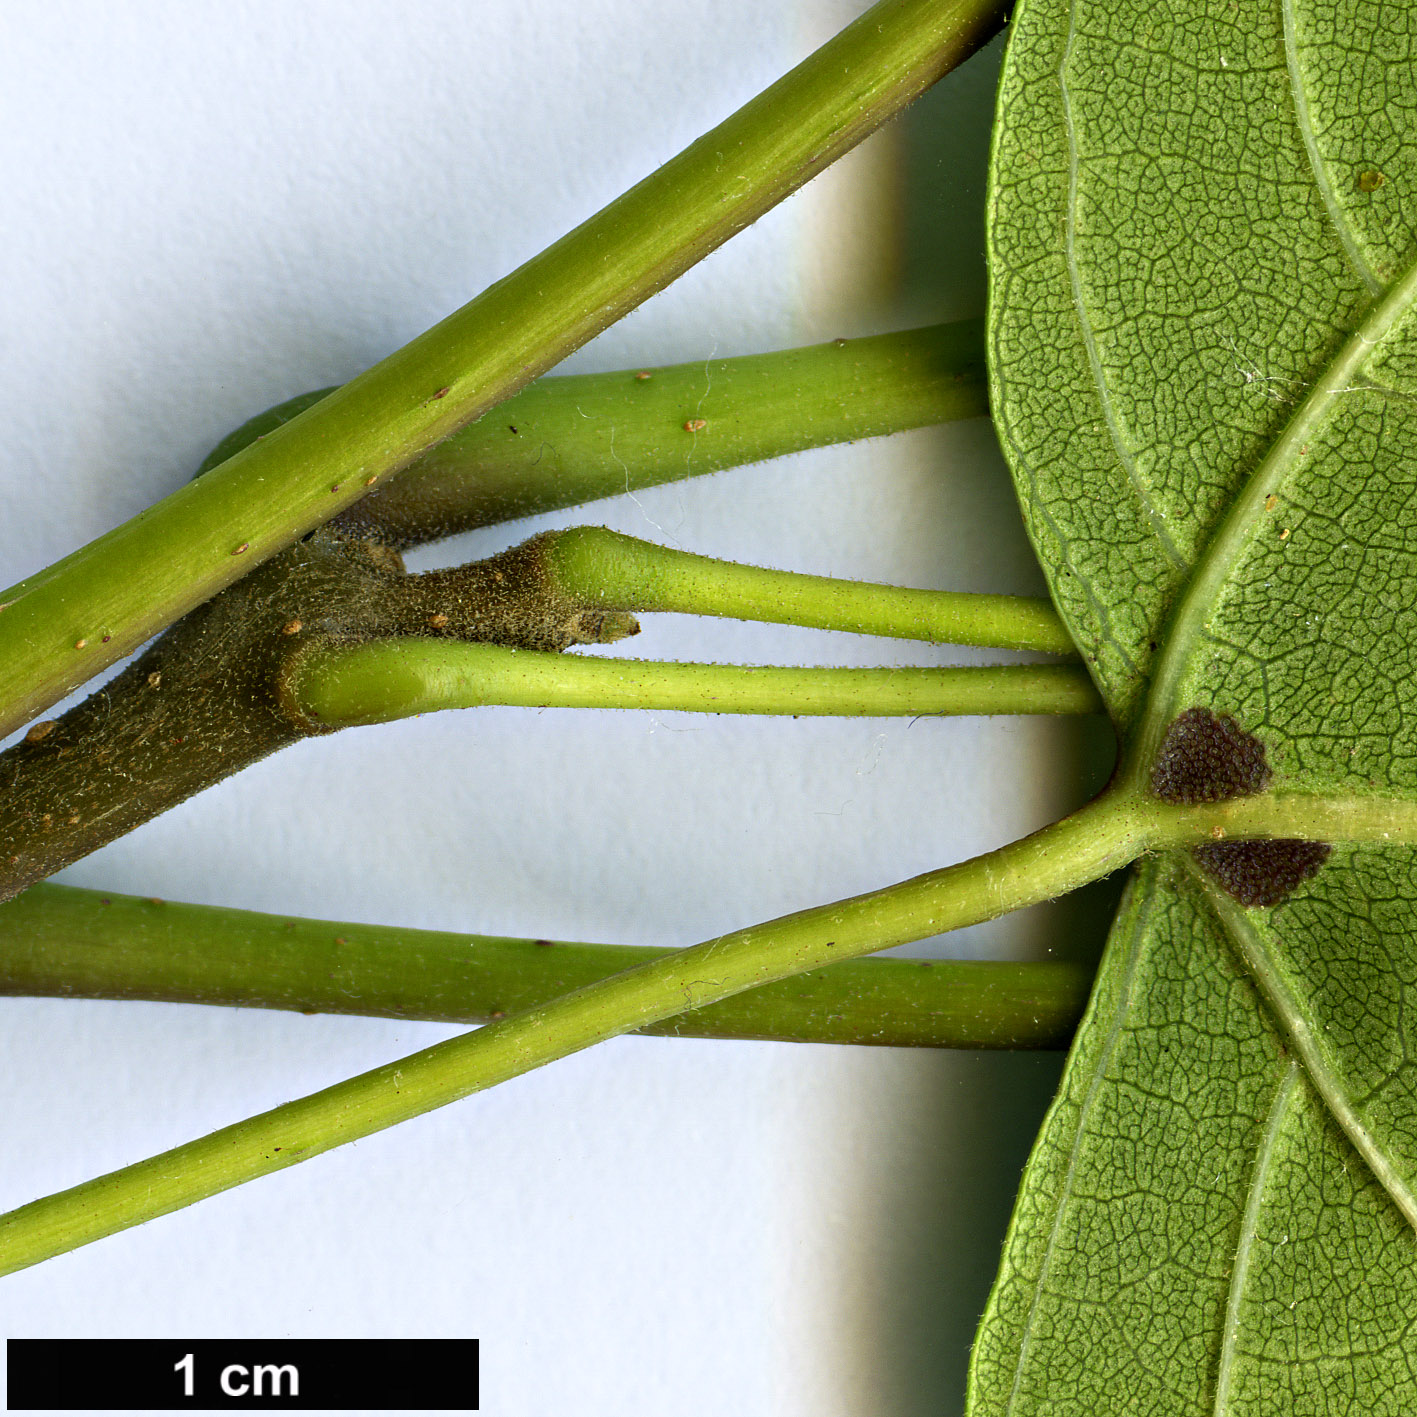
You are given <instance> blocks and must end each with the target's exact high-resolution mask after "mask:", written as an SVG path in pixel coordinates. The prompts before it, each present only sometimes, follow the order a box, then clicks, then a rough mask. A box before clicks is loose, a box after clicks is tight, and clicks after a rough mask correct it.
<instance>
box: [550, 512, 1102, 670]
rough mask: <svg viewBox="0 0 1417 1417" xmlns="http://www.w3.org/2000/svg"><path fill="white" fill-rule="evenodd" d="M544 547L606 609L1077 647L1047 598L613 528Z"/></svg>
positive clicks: (554, 566)
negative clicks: (910, 580) (811, 564)
mask: <svg viewBox="0 0 1417 1417" xmlns="http://www.w3.org/2000/svg"><path fill="white" fill-rule="evenodd" d="M542 544H543V545H544V547H545V565H546V568H547V571H548V573H549V574H550V577H551V580H552V584H553V585H554V587H555V588H556V589H557V590H559V591H560V592H561V593H562V594H563V595H565V596H566V597H567V598H569V599H572V600H577V601H585V602H588V603H589V604H592V605H600V606H602V607H603V608H604V609H606V610H632V611H655V610H667V611H677V612H679V613H681V614H686V615H721V616H728V617H731V618H733V619H738V620H766V621H770V622H772V623H773V624H777V625H808V626H811V627H813V628H815V629H819V630H848V631H852V632H854V633H856V634H862V635H887V636H890V637H892V638H895V639H905V640H929V641H931V642H933V643H936V644H952V645H981V646H985V647H987V648H991V649H1011V650H1042V651H1045V652H1047V653H1052V654H1075V653H1076V652H1077V651H1076V648H1075V646H1074V644H1073V641H1072V638H1071V636H1069V634H1068V632H1067V630H1066V629H1064V628H1063V622H1062V621H1061V620H1060V619H1059V618H1058V615H1057V612H1056V611H1055V610H1054V609H1053V607H1052V606H1051V605H1050V604H1049V603H1048V602H1047V601H1046V600H1030V599H1025V598H1024V597H1023V596H1013V595H974V594H966V593H962V592H957V591H943V590H913V589H907V588H905V587H901V586H889V585H874V584H870V583H866V582H862V581H848V580H837V579H834V578H831V577H827V576H809V575H802V574H800V573H798V572H795V571H773V570H768V569H766V568H765V567H762V566H745V565H741V564H739V563H737V562H734V561H718V560H715V559H714V558H712V557H710V556H695V555H693V554H692V553H691V552H688V551H676V550H674V549H673V548H671V547H668V546H656V545H655V544H654V543H653V542H650V541H641V540H639V539H638V538H636V537H633V536H624V535H621V534H620V533H619V532H614V531H609V530H607V529H606V528H605V527H574V528H572V529H571V530H569V531H559V532H551V533H549V534H548V535H547V536H546V537H544V538H543V543H542Z"/></svg>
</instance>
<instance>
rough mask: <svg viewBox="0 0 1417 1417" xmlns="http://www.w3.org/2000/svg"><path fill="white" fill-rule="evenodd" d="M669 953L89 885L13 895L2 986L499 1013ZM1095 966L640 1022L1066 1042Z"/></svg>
mask: <svg viewBox="0 0 1417 1417" xmlns="http://www.w3.org/2000/svg"><path fill="white" fill-rule="evenodd" d="M672 953H673V951H672V950H668V949H656V948H653V947H650V946H647V945H587V944H573V943H568V942H565V941H560V940H557V941H552V940H520V939H505V938H501V937H489V936H486V935H466V934H452V933H449V932H446V931H441V930H414V929H409V928H407V927H403V926H391V925H360V924H354V923H352V922H346V921H338V920H305V919H299V918H296V917H292V916H288V915H265V914H261V913H259V912H257V911H253V910H227V909H221V908H219V907H216V906H210V905H189V904H186V903H184V902H181V901H164V900H156V899H152V898H145V897H141V896H125V895H119V894H117V893H116V892H113V891H95V890H81V889H79V888H78V887H75V886H59V885H38V886H32V887H31V888H30V889H29V890H27V891H26V892H25V893H24V894H23V895H21V896H18V897H16V898H15V899H14V900H10V901H6V902H5V904H3V905H0V995H31V996H33V995H40V996H49V997H59V998H67V999H73V998H83V999H156V1000H164V1001H169V1002H173V1003H189V1004H225V1005H235V1006H239V1007H247V1008H267V1009H295V1010H298V1011H300V1012H301V1013H341V1014H372V1015H378V1016H383V1017H388V1018H413V1019H430V1020H435V1021H439V1022H446V1023H487V1022H489V1021H491V1020H495V1019H499V1018H502V1017H503V1016H504V1015H506V1014H510V1013H515V1012H516V1011H518V1010H519V1009H527V1008H535V1007H539V1006H540V1005H542V1004H547V1003H549V1002H550V1001H551V1000H552V999H555V998H558V997H559V996H560V995H562V994H568V993H570V992H571V990H573V989H579V988H581V987H582V986H583V985H586V984H592V983H594V982H596V981H597V980H600V979H606V978H608V977H609V976H610V975H612V974H619V973H620V972H621V971H622V970H626V969H633V968H635V967H636V966H637V965H641V964H644V963H646V962H647V961H648V960H653V959H658V958H661V957H662V956H664V955H668V954H672ZM1091 978H1092V970H1091V969H1089V968H1087V967H1086V966H1084V965H1079V964H1064V963H1057V962H1053V961H1044V962H1039V963H1026V964H1005V963H999V962H996V961H992V960H917V959H869V960H855V961H848V962H846V963H843V964H833V965H829V966H827V967H826V968H825V969H820V970H812V971H810V972H808V973H807V974H799V975H797V976H796V977H795V978H792V979H787V980H781V981H779V982H778V983H776V984H768V985H765V986H764V987H763V988H761V989H752V990H749V991H747V992H746V993H743V994H738V995H735V996H734V997H733V998H731V999H724V1000H722V1001H720V1002H719V1003H717V1004H713V1005H711V1006H710V1007H708V1008H706V1009H696V1010H694V1011H692V1012H690V1013H687V1014H679V1015H677V1016H676V1017H674V1018H670V1019H665V1020H662V1021H661V1022H659V1023H655V1024H650V1025H649V1026H648V1027H647V1028H646V1029H643V1030H642V1032H647V1033H658V1034H669V1035H672V1036H675V1037H687V1038H764V1039H773V1040H777V1041H780V1042H794V1043H855V1044H875V1045H883V1046H889V1047H925V1048H1060V1047H1063V1046H1065V1045H1066V1044H1067V1042H1068V1039H1069V1038H1070V1037H1071V1036H1072V1031H1073V1028H1074V1027H1075V1026H1076V1024H1077V1020H1078V1017H1079V1015H1080V1014H1081V1012H1082V1007H1083V1004H1084V1003H1085V1002H1086V999H1087V990H1088V986H1089V983H1090V981H1091Z"/></svg>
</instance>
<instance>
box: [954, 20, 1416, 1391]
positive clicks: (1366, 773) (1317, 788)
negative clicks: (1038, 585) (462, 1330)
mask: <svg viewBox="0 0 1417 1417" xmlns="http://www.w3.org/2000/svg"><path fill="white" fill-rule="evenodd" d="M1414 42H1417V24H1414V22H1413V12H1412V10H1411V7H1410V6H1408V5H1405V4H1402V3H1390V4H1387V5H1383V4H1367V5H1363V4H1359V3H1356V0H1352V2H1351V3H1344V4H1340V5H1328V6H1320V5H1319V4H1317V3H1314V0H1283V2H1282V3H1276V4H1273V5H1269V4H1258V3H1255V4H1244V5H1234V4H1230V3H1228V0H1227V2H1226V3H1221V0H1211V2H1210V3H1208V4H1207V3H1203V0H1180V3H1174V4H1170V5H1164V4H1163V5H1157V4H1153V3H1147V4H1145V5H1141V4H1135V5H1134V4H1123V5H1118V4H1117V3H1115V0H1111V3H1105V2H1104V0H1073V2H1072V3H1070V2H1069V0H1024V3H1023V4H1022V5H1021V6H1020V9H1019V11H1018V13H1017V15H1016V17H1015V23H1014V31H1013V35H1012V38H1011V41H1010V48H1009V53H1008V56H1007V59H1006V61H1005V70H1004V76H1003V79H1002V84H1001V91H1000V109H999V125H998V129H997V132H996V138H995V155H994V175H993V190H992V201H991V211H990V247H991V260H992V271H993V279H994V283H995V285H994V308H993V312H992V315H991V329H990V356H991V361H992V374H993V380H994V399H995V410H996V423H997V425H998V427H999V430H1000V435H1001V438H1002V440H1003V444H1004V448H1005V451H1006V454H1007V456H1008V458H1009V460H1010V464H1011V466H1012V469H1013V472H1014V476H1015V481H1016V484H1017V486H1018V490H1019V495H1020V499H1021V501H1022V503H1023V506H1024V512H1025V516H1026V518H1027V520H1028V523H1029V528H1030V532H1031V534H1032V536H1033V538H1034V543H1035V545H1036V547H1037V548H1038V551H1039V554H1040V557H1041V559H1042V561H1043V564H1044V567H1045V570H1046V572H1047V574H1048V576H1049V581H1050V585H1051V588H1052V590H1053V594H1054V597H1055V600H1056V601H1057V603H1058V605H1059V608H1060V610H1061V611H1062V613H1063V616H1064V618H1065V620H1066V621H1067V623H1068V626H1069V629H1070V630H1071V631H1072V633H1073V634H1074V636H1075V638H1076V639H1077V642H1078V644H1079V645H1080V647H1082V649H1083V651H1084V654H1085V655H1086V657H1087V659H1088V661H1089V663H1090V664H1091V665H1092V668H1093V672H1094V674H1095V676H1096V678H1097V681H1098V683H1099V686H1100V687H1101V689H1102V691H1103V694H1104V696H1105V697H1106V699H1107V701H1108V703H1109V705H1110V707H1111V709H1112V711H1113V713H1114V715H1115V717H1116V719H1117V721H1118V724H1119V727H1120V729H1121V730H1122V733H1123V735H1124V738H1125V739H1126V740H1127V741H1128V742H1129V743H1130V744H1131V748H1132V754H1133V758H1134V760H1139V770H1140V771H1142V772H1144V771H1145V769H1146V766H1147V760H1148V758H1149V756H1150V755H1151V754H1153V753H1154V749H1155V745H1156V744H1157V743H1158V742H1159V739H1160V735H1161V733H1162V732H1163V731H1164V729H1165V726H1166V724H1167V723H1168V722H1169V721H1170V720H1171V719H1172V718H1173V717H1174V716H1175V715H1176V714H1177V713H1178V712H1179V711H1181V710H1182V709H1183V708H1186V707H1189V706H1193V705H1198V706H1202V707H1205V708H1208V709H1211V710H1213V711H1214V712H1215V713H1217V714H1230V715H1233V716H1234V717H1235V719H1236V720H1238V722H1239V724H1240V725H1241V726H1242V727H1243V728H1244V729H1246V730H1248V731H1249V732H1251V733H1254V734H1255V735H1257V736H1258V738H1259V739H1260V740H1261V741H1262V742H1263V744H1264V745H1265V748H1266V751H1267V755H1268V761H1269V764H1270V766H1271V768H1272V769H1273V772H1274V786H1275V787H1276V788H1279V789H1302V790H1305V791H1312V792H1319V793H1334V794H1338V793H1348V794H1356V795H1363V794H1383V795H1393V796H1399V797H1404V796H1405V797H1409V798H1410V797H1414V796H1417V551H1414V548H1417V505H1414V501H1417V499H1414V496H1413V493H1414V490H1417V488H1414V483H1417V265H1414V255H1415V254H1417V243H1414V231H1417V81H1414V73H1417V69H1414V56H1413V46H1414ZM1415 902H1417V851H1414V849H1413V848H1411V847H1409V846H1406V845H1395V844H1394V845H1373V844H1368V845H1362V846H1359V845H1353V844H1345V843H1337V844H1336V845H1335V850H1334V853H1333V855H1332V857H1331V858H1330V860H1329V861H1328V863H1327V864H1326V865H1325V866H1324V867H1323V869H1322V870H1321V871H1320V873H1319V874H1318V875H1317V876H1316V877H1314V879H1312V880H1310V881H1307V882H1305V883H1304V884H1303V885H1301V886H1300V887H1299V888H1298V890H1297V891H1296V892H1295V893H1294V894H1293V895H1292V896H1291V897H1290V898H1289V899H1288V900H1285V901H1283V902H1282V903H1280V904H1279V905H1277V906H1274V907H1271V908H1265V909H1260V908H1254V909H1247V908H1245V907H1242V906H1240V905H1238V904H1236V903H1235V902H1234V901H1233V900H1230V899H1229V898H1228V897H1227V896H1225V895H1224V894H1223V893H1222V892H1221V891H1220V890H1219V889H1218V888H1217V887H1216V886H1215V885H1214V884H1213V883H1211V882H1209V881H1208V879H1207V878H1206V876H1205V875H1204V873H1203V872H1201V871H1200V870H1199V869H1198V868H1197V867H1195V865H1194V864H1193V863H1192V862H1191V861H1190V860H1189V858H1187V857H1179V858H1176V859H1171V860H1162V861H1158V862H1153V863H1151V864H1148V865H1146V866H1145V867H1143V868H1142V869H1141V871H1140V873H1139V876H1138V879H1137V881H1136V882H1134V884H1133V888H1132V891H1131V894H1130V895H1129V898H1128V903H1127V904H1126V905H1125V906H1124V908H1123V910H1122V912H1121V914H1120V915H1119V917H1118V920H1117V922H1116V924H1115V926H1114V929H1113V934H1112V939H1111V941H1110V943H1109V946H1108V952H1107V956H1106V959H1105V960H1104V963H1103V968H1102V972H1101V975H1100V977H1099V985H1098V994H1097V996H1096V999H1095V1002H1094V1006H1093V1009H1092V1011H1091V1013H1090V1014H1089V1017H1088V1019H1087V1020H1086V1021H1085V1023H1084V1025H1083V1027H1082V1029H1081V1030H1080V1032H1079V1035H1078V1041H1077V1044H1076V1047H1075V1051H1074V1055H1073V1057H1072V1059H1071V1060H1070V1063H1069V1067H1068V1073H1067V1076H1066V1078H1065V1081H1064V1086H1063V1091H1062V1094H1061V1096H1060V1098H1059V1101H1058V1103H1057V1104H1056V1106H1055V1108H1054V1110H1053V1112H1052V1113H1051V1114H1050V1117H1049V1119H1048V1121H1047V1122H1046V1123H1045V1126H1044V1130H1043V1133H1042V1136H1041V1137H1040V1141H1039V1145H1038V1149H1037V1151H1036V1152H1035V1155H1034V1158H1033V1160H1032V1161H1031V1162H1030V1165H1029V1170H1028V1172H1027V1174H1026V1177H1025V1182H1024V1189H1023V1193H1022V1196H1021V1199H1020V1202H1019V1208H1018V1211H1017V1214H1016V1215H1015V1219H1014V1225H1013V1229H1012V1231H1011V1235H1010V1239H1009V1242H1008V1245H1007V1247H1006V1252H1005V1258H1004V1265H1003V1269H1002V1271H1001V1274H1000V1278H999V1281H998V1284H997V1287H996V1290H995V1293H994V1296H993V1298H992V1300H991V1303H990V1307H989V1310H988V1312H987V1314H986V1316H985V1320H984V1324H983V1327H982V1328H981V1332H980V1337H979V1340H978V1343H977V1345H976V1351H975V1366H974V1374H973V1385H972V1394H971V1400H972V1408H971V1411H972V1412H974V1413H976V1414H985V1413H988V1414H994V1413H1009V1414H1015V1417H1023V1414H1044V1413H1046V1414H1049V1417H1053V1414H1063V1413H1073V1412H1076V1413H1088V1414H1107V1413H1113V1412H1116V1413H1128V1414H1133V1413H1153V1412H1154V1413H1167V1414H1172V1413H1190V1412H1196V1413H1217V1414H1219V1413H1225V1414H1247V1415H1248V1414H1259V1413H1275V1414H1279V1413H1284V1414H1296V1413H1314V1414H1318V1413H1323V1414H1328V1413H1331V1412H1339V1411H1344V1412H1346V1411H1354V1412H1363V1413H1365V1414H1366V1413H1376V1412H1394V1413H1396V1412H1399V1411H1402V1412H1406V1411H1410V1410H1413V1409H1414V1407H1417V1235H1414V1229H1413V1227H1414V1225H1417V1198H1414V1196H1415V1195H1417V1040H1414V1041H1413V1042H1412V1043H1411V1044H1409V1040H1408V1038H1407V1019H1408V1017H1409V1016H1410V1015H1411V1013H1412V1007H1411V1006H1412V1005H1413V1004H1414V1003H1417V909H1414V903H1415Z"/></svg>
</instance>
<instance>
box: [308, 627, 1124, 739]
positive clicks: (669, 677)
mask: <svg viewBox="0 0 1417 1417" xmlns="http://www.w3.org/2000/svg"><path fill="white" fill-rule="evenodd" d="M282 701H283V703H284V705H285V709H286V712H287V713H288V714H290V716H291V717H292V719H294V720H295V721H297V722H299V721H305V722H308V723H311V724H313V725H316V726H318V727H321V728H352V727H355V726H357V725H359V724H366V723H388V722H390V721H391V720H393V719H399V718H409V717H412V716H413V715H414V714H419V713H431V712H433V711H435V710H437V709H452V708H478V707H482V706H484V705H488V704H510V705H517V706H520V707H523V708H621V709H659V710H665V711H669V710H675V709H678V710H682V711H685V712H690V713H762V714H791V715H808V714H812V715H844V716H849V717H872V716H885V715H906V716H913V715H916V714H998V713H1049V714H1052V713H1069V714H1070V713H1097V712H1099V711H1100V710H1101V707H1102V701H1101V699H1100V698H1099V697H1098V695H1097V690H1096V689H1095V688H1094V687H1093V684H1092V681H1091V679H1089V678H1088V676H1087V673H1086V671H1085V670H1084V669H1083V668H1082V667H1081V666H1079V665H1072V664H1018V665H1014V664H1010V665H990V666H988V667H980V668H967V669H914V668H910V669H907V668H891V669H798V668H791V667H783V666H776V665H774V666H767V667H756V668H755V667H750V666H745V665H738V664H678V663H674V662H663V661H657V660H645V659H598V658H590V657H587V656H582V655H572V654H564V655H561V654H547V653H538V652H537V651H535V650H516V649H504V648H503V647H502V646H500V645H487V644H464V643H460V642H458V641H454V640H431V639H429V640H424V639H392V640H370V641H367V642H366V643H364V644H360V645H350V646H348V647H340V646H335V647H326V646H314V647H312V648H311V649H310V650H308V651H307V652H305V653H304V654H302V655H300V656H299V657H298V658H297V659H296V661H295V664H294V667H293V669H292V670H291V672H290V674H289V677H288V678H287V680H286V681H285V683H284V685H283V686H282Z"/></svg>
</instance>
